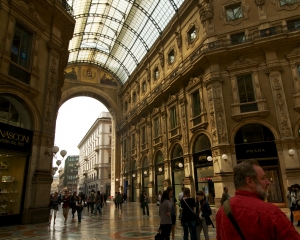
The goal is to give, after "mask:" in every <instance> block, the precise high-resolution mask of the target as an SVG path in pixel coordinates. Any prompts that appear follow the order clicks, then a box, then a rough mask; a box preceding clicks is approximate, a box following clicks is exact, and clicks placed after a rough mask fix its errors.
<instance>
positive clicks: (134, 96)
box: [132, 92, 136, 104]
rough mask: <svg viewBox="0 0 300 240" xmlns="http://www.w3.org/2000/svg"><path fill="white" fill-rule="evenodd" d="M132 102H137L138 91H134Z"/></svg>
mask: <svg viewBox="0 0 300 240" xmlns="http://www.w3.org/2000/svg"><path fill="white" fill-rule="evenodd" d="M132 102H133V104H135V103H136V92H134V93H133V94H132Z"/></svg>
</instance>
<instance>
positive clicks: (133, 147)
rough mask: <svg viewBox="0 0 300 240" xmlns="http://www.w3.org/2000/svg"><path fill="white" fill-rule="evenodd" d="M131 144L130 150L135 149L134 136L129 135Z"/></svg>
mask: <svg viewBox="0 0 300 240" xmlns="http://www.w3.org/2000/svg"><path fill="white" fill-rule="evenodd" d="M131 144H132V146H131V148H132V149H135V147H136V146H135V134H132V135H131Z"/></svg>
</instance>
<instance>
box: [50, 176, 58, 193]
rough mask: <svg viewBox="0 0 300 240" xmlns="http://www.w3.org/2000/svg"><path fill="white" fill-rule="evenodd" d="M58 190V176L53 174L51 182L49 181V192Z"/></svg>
mask: <svg viewBox="0 0 300 240" xmlns="http://www.w3.org/2000/svg"><path fill="white" fill-rule="evenodd" d="M55 192H59V178H58V176H53V182H52V183H51V191H50V193H55Z"/></svg>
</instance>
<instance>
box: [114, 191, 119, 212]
mask: <svg viewBox="0 0 300 240" xmlns="http://www.w3.org/2000/svg"><path fill="white" fill-rule="evenodd" d="M117 196H118V192H116V194H115V197H114V203H115V206H116V209H117V207H118V206H117V201H116V197H117Z"/></svg>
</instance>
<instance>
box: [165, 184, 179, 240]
mask: <svg viewBox="0 0 300 240" xmlns="http://www.w3.org/2000/svg"><path fill="white" fill-rule="evenodd" d="M167 191H168V192H169V200H170V202H171V203H172V211H171V219H172V228H171V233H172V240H174V239H175V224H176V213H177V204H176V203H177V199H176V197H175V196H174V191H173V187H172V186H168V187H167Z"/></svg>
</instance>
